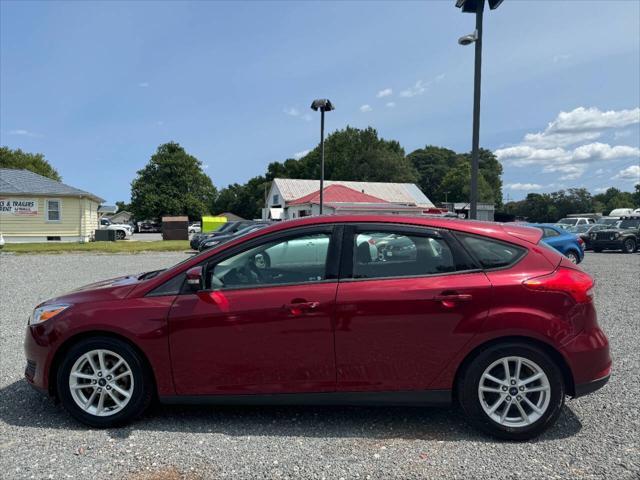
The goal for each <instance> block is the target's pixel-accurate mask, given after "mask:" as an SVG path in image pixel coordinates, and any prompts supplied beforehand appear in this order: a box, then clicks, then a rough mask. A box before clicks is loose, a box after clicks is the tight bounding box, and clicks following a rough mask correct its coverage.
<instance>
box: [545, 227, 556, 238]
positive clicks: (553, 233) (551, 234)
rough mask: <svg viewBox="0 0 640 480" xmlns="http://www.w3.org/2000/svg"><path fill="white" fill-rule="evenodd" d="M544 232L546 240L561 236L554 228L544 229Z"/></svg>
mask: <svg viewBox="0 0 640 480" xmlns="http://www.w3.org/2000/svg"><path fill="white" fill-rule="evenodd" d="M542 232H543V233H544V238H549V237H559V236H560V234H559V233H558V232H557V231H555V230H554V229H553V228H547V227H542Z"/></svg>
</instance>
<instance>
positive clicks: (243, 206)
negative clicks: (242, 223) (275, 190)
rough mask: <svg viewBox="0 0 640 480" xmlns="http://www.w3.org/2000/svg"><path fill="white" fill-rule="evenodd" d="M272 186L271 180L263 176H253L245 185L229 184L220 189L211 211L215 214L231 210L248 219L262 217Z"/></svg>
mask: <svg viewBox="0 0 640 480" xmlns="http://www.w3.org/2000/svg"><path fill="white" fill-rule="evenodd" d="M270 187H271V182H270V181H268V180H267V179H266V178H265V177H263V176H258V177H253V178H252V179H250V180H249V181H248V182H247V183H245V184H244V185H239V184H237V183H234V184H233V185H229V186H228V187H226V188H223V189H222V190H220V193H219V194H218V196H217V197H216V199H215V201H214V202H213V204H212V207H211V211H212V212H213V213H214V214H219V213H224V212H231V213H235V214H236V215H239V216H241V217H243V218H247V219H253V218H260V216H261V209H262V208H263V207H264V205H265V194H266V192H268V191H269V188H270Z"/></svg>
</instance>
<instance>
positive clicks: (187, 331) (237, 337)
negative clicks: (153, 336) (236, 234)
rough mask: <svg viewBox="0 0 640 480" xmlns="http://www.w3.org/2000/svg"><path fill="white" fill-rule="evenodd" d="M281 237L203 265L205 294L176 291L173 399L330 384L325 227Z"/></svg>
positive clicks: (330, 280) (332, 283)
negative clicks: (206, 287)
mask: <svg viewBox="0 0 640 480" xmlns="http://www.w3.org/2000/svg"><path fill="white" fill-rule="evenodd" d="M316 230H318V229H316ZM288 235H289V236H288V237H287V238H277V239H275V240H273V239H271V240H268V241H267V240H262V241H259V242H258V244H257V245H255V243H256V242H255V241H254V242H253V243H252V244H251V246H250V248H247V247H239V248H235V249H234V251H233V252H232V253H229V254H227V255H226V256H225V255H224V254H223V257H222V258H218V259H214V260H212V261H211V262H209V263H208V264H206V265H204V266H203V267H204V272H205V273H204V275H205V278H206V282H207V284H208V288H209V289H210V291H208V293H207V294H206V295H205V294H203V293H201V294H200V295H196V294H184V295H179V296H178V297H177V299H176V301H175V302H174V304H173V306H172V308H171V311H170V314H169V329H170V337H169V338H170V340H169V343H170V350H171V360H172V366H173V376H174V382H175V387H176V392H177V394H178V395H211V394H256V393H301V392H327V391H333V390H335V355H334V345H333V331H332V321H333V315H334V308H335V295H336V289H337V279H336V277H337V267H335V269H334V270H335V273H332V272H330V271H329V270H331V269H327V265H328V264H329V263H335V264H336V265H337V261H332V260H331V255H329V251H330V244H331V248H333V243H335V242H334V241H333V240H332V233H331V228H330V227H329V229H327V227H323V228H322V229H321V231H313V232H309V231H308V230H307V231H305V232H304V233H297V234H295V233H294V234H291V233H289V234H288ZM260 242H262V243H260ZM238 250H240V251H238ZM292 259H295V261H293V260H292ZM332 268H334V267H332Z"/></svg>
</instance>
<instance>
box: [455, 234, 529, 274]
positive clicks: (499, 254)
mask: <svg viewBox="0 0 640 480" xmlns="http://www.w3.org/2000/svg"><path fill="white" fill-rule="evenodd" d="M457 237H458V238H459V239H460V241H462V243H463V245H464V246H465V247H466V248H467V250H469V251H470V252H471V254H472V255H473V256H474V257H475V258H476V259H477V260H478V262H480V265H482V267H483V268H502V267H508V266H509V265H513V264H514V263H516V262H517V261H518V260H519V259H520V258H522V256H523V255H524V254H525V252H526V249H524V248H522V247H518V246H516V245H512V244H510V243H504V242H500V241H498V240H493V239H490V238H486V237H476V236H473V235H462V234H457Z"/></svg>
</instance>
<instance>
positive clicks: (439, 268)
mask: <svg viewBox="0 0 640 480" xmlns="http://www.w3.org/2000/svg"><path fill="white" fill-rule="evenodd" d="M455 270H456V267H455V262H454V258H453V254H452V252H451V249H450V248H449V246H448V245H447V243H446V242H445V241H444V240H443V239H441V238H433V237H427V236H419V235H411V234H406V235H405V234H401V233H391V232H376V231H370V232H362V233H359V234H357V235H356V236H355V244H354V259H353V276H354V278H385V277H409V276H420V275H433V274H438V273H445V272H453V271H455Z"/></svg>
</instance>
